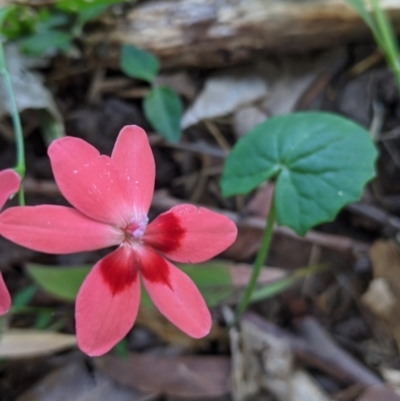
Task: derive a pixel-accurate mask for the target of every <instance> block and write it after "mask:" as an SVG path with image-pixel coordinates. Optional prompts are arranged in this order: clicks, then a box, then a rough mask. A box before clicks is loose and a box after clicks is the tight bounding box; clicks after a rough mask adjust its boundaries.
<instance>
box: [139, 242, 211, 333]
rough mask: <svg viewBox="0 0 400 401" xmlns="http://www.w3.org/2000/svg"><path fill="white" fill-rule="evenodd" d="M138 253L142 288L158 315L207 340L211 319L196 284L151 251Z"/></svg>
mask: <svg viewBox="0 0 400 401" xmlns="http://www.w3.org/2000/svg"><path fill="white" fill-rule="evenodd" d="M139 252H140V256H141V265H140V273H141V276H142V280H143V284H144V286H145V287H146V290H147V292H148V294H149V296H150V298H151V300H152V301H153V302H154V304H155V305H156V307H157V308H158V309H159V311H160V312H161V313H162V314H163V315H164V316H165V317H166V318H167V319H168V320H170V321H171V322H172V323H173V324H174V325H175V326H177V327H178V328H179V329H181V330H182V331H183V332H184V333H186V334H188V335H189V336H191V337H194V338H201V337H204V336H206V335H207V334H208V333H209V332H210V329H211V324H212V321H211V315H210V312H209V310H208V308H207V305H206V303H205V301H204V299H203V297H202V295H201V294H200V291H199V290H198V289H197V287H196V286H195V284H194V283H193V281H192V280H191V279H190V278H189V277H188V276H187V275H186V274H185V273H183V272H182V271H181V270H179V269H178V268H177V267H176V266H174V265H173V264H171V263H169V262H168V261H167V260H165V259H164V258H163V257H161V256H160V255H159V254H158V253H156V252H154V251H153V250H152V249H151V248H147V247H144V248H143V249H142V250H141V251H139Z"/></svg>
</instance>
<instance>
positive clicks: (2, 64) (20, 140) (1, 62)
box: [0, 40, 25, 206]
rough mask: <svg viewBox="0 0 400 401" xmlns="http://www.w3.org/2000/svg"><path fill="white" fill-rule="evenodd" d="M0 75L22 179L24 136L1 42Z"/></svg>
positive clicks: (21, 201) (22, 198) (20, 196)
mask: <svg viewBox="0 0 400 401" xmlns="http://www.w3.org/2000/svg"><path fill="white" fill-rule="evenodd" d="M0 75H1V76H2V77H3V80H4V85H5V90H6V92H7V95H8V99H9V102H10V112H11V118H12V122H13V127H14V135H15V142H16V146H17V165H16V166H15V171H16V172H17V173H18V174H19V175H20V176H21V178H24V176H25V149H24V136H23V134H22V126H21V120H20V118H19V113H18V108H17V103H16V101H15V96H14V91H13V88H12V83H11V77H10V74H9V73H8V70H7V66H6V61H5V57H4V50H3V42H2V41H1V40H0ZM18 199H19V204H20V205H21V206H22V205H24V204H25V196H24V188H23V186H22V184H21V186H20V189H19V192H18Z"/></svg>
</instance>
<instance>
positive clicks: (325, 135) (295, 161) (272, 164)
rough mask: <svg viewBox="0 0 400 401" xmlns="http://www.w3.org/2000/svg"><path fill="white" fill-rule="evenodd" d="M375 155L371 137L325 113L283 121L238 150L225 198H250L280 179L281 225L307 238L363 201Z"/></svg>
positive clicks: (256, 132) (266, 126)
mask: <svg viewBox="0 0 400 401" xmlns="http://www.w3.org/2000/svg"><path fill="white" fill-rule="evenodd" d="M376 156H377V152H376V149H375V146H374V144H373V142H372V140H371V138H370V136H369V135H368V132H367V131H366V130H365V129H364V128H362V127H360V126H359V125H357V124H355V123H353V122H351V121H350V120H347V119H345V118H342V117H339V116H336V115H333V114H330V113H323V112H302V113H294V114H290V115H285V116H279V117H275V118H271V119H269V120H267V121H266V122H264V123H262V124H260V125H258V126H257V127H255V128H254V129H253V130H252V131H250V132H249V133H248V134H247V135H246V136H244V137H243V138H242V139H241V140H240V141H238V143H237V144H236V145H235V147H234V148H233V150H232V152H231V153H230V155H229V157H228V159H227V160H226V163H225V166H224V172H223V175H222V179H221V187H222V193H223V195H224V196H231V195H234V194H247V193H248V192H250V191H251V190H253V189H255V188H256V187H257V186H259V185H260V184H261V183H262V182H264V181H266V180H269V179H275V180H276V187H275V195H274V201H275V207H276V213H277V221H278V223H279V224H281V225H287V226H289V227H291V228H292V229H293V230H294V231H296V233H297V234H299V235H304V234H305V233H306V232H307V230H309V229H310V228H311V227H313V226H314V225H316V224H319V223H322V222H325V221H331V220H333V219H334V217H335V216H336V214H337V212H338V211H339V210H340V209H341V208H342V207H343V206H344V205H346V204H348V203H350V202H354V201H356V200H357V199H359V198H360V196H361V192H362V189H363V187H364V185H365V184H366V183H367V182H368V181H369V180H370V179H371V178H372V177H373V176H374V175H375V169H374V163H375V159H376Z"/></svg>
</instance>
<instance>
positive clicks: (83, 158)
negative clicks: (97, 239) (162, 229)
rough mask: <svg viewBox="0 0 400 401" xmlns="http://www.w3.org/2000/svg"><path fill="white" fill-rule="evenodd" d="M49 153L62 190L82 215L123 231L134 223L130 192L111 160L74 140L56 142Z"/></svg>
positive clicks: (68, 138)
mask: <svg viewBox="0 0 400 401" xmlns="http://www.w3.org/2000/svg"><path fill="white" fill-rule="evenodd" d="M48 153H49V157H50V161H51V166H52V169H53V173H54V177H55V180H56V182H57V185H58V187H59V188H60V191H61V192H62V194H63V195H64V196H65V198H66V199H67V200H68V201H69V202H70V203H71V204H72V205H73V206H75V207H76V208H77V209H78V210H79V211H80V212H82V213H83V214H85V215H86V216H88V217H91V218H93V219H95V220H98V221H101V222H103V223H109V224H115V225H117V226H119V227H121V228H122V227H125V226H126V225H128V224H129V223H130V221H131V218H132V216H131V214H132V210H131V207H130V203H129V199H128V197H127V196H126V193H127V191H126V188H124V187H123V186H122V185H121V184H120V182H119V174H118V173H117V171H116V169H115V166H114V162H113V161H112V160H111V158H110V157H108V156H104V155H103V156H101V155H100V154H99V152H98V151H97V150H96V149H95V148H94V147H93V146H91V145H90V144H88V143H87V142H85V141H84V140H82V139H79V138H73V137H65V138H61V139H57V140H55V141H54V142H53V143H52V144H51V145H50V146H49V150H48Z"/></svg>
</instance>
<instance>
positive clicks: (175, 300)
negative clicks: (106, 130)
mask: <svg viewBox="0 0 400 401" xmlns="http://www.w3.org/2000/svg"><path fill="white" fill-rule="evenodd" d="M48 153H49V156H50V160H51V165H52V168H53V173H54V176H55V179H56V182H57V185H58V187H59V188H60V190H61V192H62V193H63V195H64V196H65V197H66V198H67V200H68V201H69V202H70V203H71V204H72V205H73V206H74V207H75V209H73V208H69V207H64V206H52V205H43V206H33V207H15V208H9V209H7V210H6V211H5V212H4V213H2V214H1V215H0V233H1V234H2V235H3V236H4V237H6V238H8V239H10V240H12V241H14V242H16V243H18V244H20V245H24V246H26V247H28V248H31V249H34V250H37V251H41V252H48V253H71V252H80V251H89V250H95V249H99V248H104V247H109V246H112V245H119V247H118V248H117V249H116V250H114V251H113V252H111V253H110V254H108V255H107V256H105V257H104V258H103V259H101V260H100V261H99V262H97V263H96V265H95V266H94V267H93V269H92V270H91V272H90V273H89V275H88V276H87V277H86V279H85V281H84V283H83V284H82V287H81V288H80V290H79V293H78V296H77V299H76V330H77V339H78V345H79V347H80V348H81V349H82V350H83V351H84V352H86V353H87V354H89V355H92V356H95V355H101V354H104V353H105V352H107V351H108V350H110V349H111V348H112V347H113V346H114V345H115V344H116V343H117V342H118V341H119V340H121V339H122V338H123V337H124V336H125V335H126V334H127V332H128V331H129V330H130V329H131V327H132V325H133V323H134V321H135V319H136V315H137V311H138V308H139V301H140V282H139V276H140V277H141V280H142V282H143V284H144V286H145V288H146V290H147V292H148V293H149V295H150V297H151V299H152V300H153V302H154V304H155V305H156V306H157V308H158V309H159V310H160V312H161V313H162V314H163V315H164V316H165V317H167V318H168V319H169V320H170V321H171V322H172V323H174V324H175V325H176V326H177V327H178V328H180V329H181V330H182V331H184V332H185V333H187V334H188V335H190V336H192V337H195V338H200V337H203V336H205V335H206V334H208V332H209V330H210V328H211V317H210V312H209V311H208V308H207V306H206V304H205V302H204V300H203V297H202V296H201V294H200V292H199V291H198V289H197V288H196V286H195V285H194V283H193V282H192V281H191V280H190V278H189V277H188V276H187V275H186V274H184V273H183V272H182V271H181V270H179V269H178V268H177V267H175V266H174V265H173V264H172V263H170V262H169V261H168V260H167V259H165V258H168V259H170V260H173V261H175V262H184V263H199V262H203V261H205V260H207V259H210V258H212V257H213V256H215V255H217V254H218V253H220V252H222V251H223V250H224V249H226V248H227V247H228V246H229V245H231V244H232V243H233V241H234V240H235V238H236V234H237V230H236V226H235V225H234V224H233V222H232V221H230V220H229V219H228V218H226V217H225V216H222V215H219V214H217V213H214V212H212V211H210V210H207V209H204V208H198V207H195V206H191V205H179V206H175V207H173V208H172V209H170V210H169V211H168V212H166V213H163V214H161V215H160V216H158V217H157V218H156V219H155V220H154V221H153V222H152V223H150V224H148V218H147V212H148V210H149V208H150V204H151V199H152V196H153V191H154V178H155V165H154V158H153V154H152V152H151V148H150V146H149V142H148V139H147V135H146V133H145V132H144V131H143V130H142V129H141V128H139V127H137V126H127V127H124V128H123V129H122V131H121V132H120V134H119V136H118V139H117V141H116V144H115V147H114V150H113V152H112V155H111V157H108V156H104V155H100V154H99V152H98V151H97V150H96V149H95V148H94V147H93V146H91V145H89V144H88V143H86V142H85V141H83V140H82V139H78V138H73V137H66V138H62V139H58V140H56V141H54V142H53V143H52V144H51V146H50V147H49V152H48Z"/></svg>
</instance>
